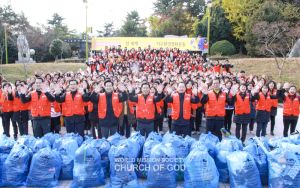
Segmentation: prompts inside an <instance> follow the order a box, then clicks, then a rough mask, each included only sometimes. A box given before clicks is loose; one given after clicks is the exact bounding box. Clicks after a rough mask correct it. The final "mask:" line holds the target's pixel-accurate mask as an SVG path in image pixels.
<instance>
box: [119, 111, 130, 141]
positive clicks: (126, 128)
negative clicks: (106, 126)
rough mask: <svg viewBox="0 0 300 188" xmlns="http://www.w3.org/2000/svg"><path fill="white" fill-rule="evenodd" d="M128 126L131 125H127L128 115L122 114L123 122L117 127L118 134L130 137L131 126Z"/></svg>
mask: <svg viewBox="0 0 300 188" xmlns="http://www.w3.org/2000/svg"><path fill="white" fill-rule="evenodd" d="M130 126H131V125H129V123H128V116H127V115H124V117H123V122H122V124H121V125H120V128H119V132H120V135H122V136H126V138H129V137H130V128H131V127H130Z"/></svg>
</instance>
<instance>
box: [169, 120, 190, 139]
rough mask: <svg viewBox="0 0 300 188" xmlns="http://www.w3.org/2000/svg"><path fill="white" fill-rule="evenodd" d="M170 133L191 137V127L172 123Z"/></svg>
mask: <svg viewBox="0 0 300 188" xmlns="http://www.w3.org/2000/svg"><path fill="white" fill-rule="evenodd" d="M172 132H175V134H176V135H180V136H183V137H185V136H186V135H189V136H191V126H190V125H176V124H174V123H172Z"/></svg>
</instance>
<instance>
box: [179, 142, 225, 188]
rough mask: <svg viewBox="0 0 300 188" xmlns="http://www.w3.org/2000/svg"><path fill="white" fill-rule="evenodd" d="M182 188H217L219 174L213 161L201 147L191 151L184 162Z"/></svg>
mask: <svg viewBox="0 0 300 188" xmlns="http://www.w3.org/2000/svg"><path fill="white" fill-rule="evenodd" d="M184 166H185V168H184V187H185V188H190V187H194V188H196V187H199V188H202V187H206V188H217V187H218V186H219V172H218V169H217V167H216V165H215V161H214V159H213V158H212V157H211V156H210V155H209V153H208V151H207V149H206V148H205V147H204V146H203V147H199V148H195V149H193V150H192V151H191V152H190V153H189V155H188V156H187V158H186V159H185V161H184Z"/></svg>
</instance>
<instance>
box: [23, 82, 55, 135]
mask: <svg viewBox="0 0 300 188" xmlns="http://www.w3.org/2000/svg"><path fill="white" fill-rule="evenodd" d="M34 87H35V90H33V91H32V92H30V93H28V94H27V87H26V86H25V85H24V86H22V88H21V101H22V103H28V102H31V115H32V123H33V125H32V127H33V134H34V136H35V137H39V138H41V137H42V136H44V135H45V134H47V133H49V132H50V129H51V126H50V121H51V120H50V118H51V117H50V116H51V102H54V101H55V97H54V96H53V95H52V94H51V93H50V88H49V86H48V85H47V84H45V83H44V79H43V78H41V77H36V78H35V84H34Z"/></svg>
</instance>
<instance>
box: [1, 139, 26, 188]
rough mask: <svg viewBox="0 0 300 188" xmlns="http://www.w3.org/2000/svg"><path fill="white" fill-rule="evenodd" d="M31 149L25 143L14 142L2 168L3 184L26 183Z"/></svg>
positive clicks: (19, 184) (15, 184)
mask: <svg viewBox="0 0 300 188" xmlns="http://www.w3.org/2000/svg"><path fill="white" fill-rule="evenodd" d="M31 157H32V151H31V149H30V148H28V147H27V146H25V145H22V144H15V145H14V147H13V149H12V150H11V152H10V153H9V155H8V156H7V159H6V160H5V163H4V164H3V169H2V183H3V185H4V186H8V187H17V186H24V185H25V184H26V178H27V175H28V172H29V165H30V160H31Z"/></svg>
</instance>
